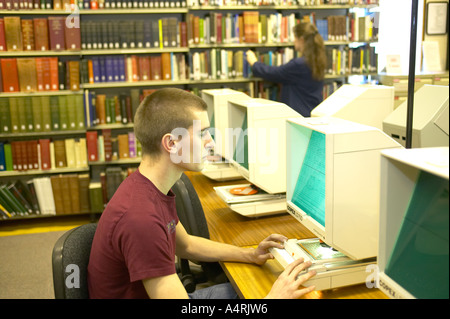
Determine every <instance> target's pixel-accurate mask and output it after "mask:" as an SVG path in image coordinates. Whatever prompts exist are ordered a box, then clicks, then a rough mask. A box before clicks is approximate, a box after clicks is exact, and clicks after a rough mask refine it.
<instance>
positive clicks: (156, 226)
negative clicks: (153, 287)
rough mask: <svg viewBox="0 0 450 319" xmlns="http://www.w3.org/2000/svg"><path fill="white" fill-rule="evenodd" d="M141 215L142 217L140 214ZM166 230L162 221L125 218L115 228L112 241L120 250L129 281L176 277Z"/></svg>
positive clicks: (149, 218)
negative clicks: (172, 275) (168, 276)
mask: <svg viewBox="0 0 450 319" xmlns="http://www.w3.org/2000/svg"><path fill="white" fill-rule="evenodd" d="M141 216H142V215H141ZM169 235H170V234H168V231H167V227H166V226H165V225H162V224H161V223H160V222H157V221H154V220H151V217H148V218H147V220H142V219H139V220H137V219H133V218H128V219H127V218H125V219H124V220H122V221H121V222H120V223H119V224H118V225H117V228H116V231H115V233H114V236H117V237H116V238H115V240H113V242H116V243H117V245H118V247H117V249H120V251H121V253H122V256H123V258H124V262H125V265H126V267H127V268H128V272H129V276H130V282H134V281H137V280H142V279H145V278H153V277H160V276H167V275H171V274H174V273H175V272H176V270H175V255H174V248H173V247H171V241H170V240H169V238H168V236H169Z"/></svg>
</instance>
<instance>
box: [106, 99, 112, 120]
mask: <svg viewBox="0 0 450 319" xmlns="http://www.w3.org/2000/svg"><path fill="white" fill-rule="evenodd" d="M105 115H106V116H105V118H106V124H111V123H112V118H113V113H111V99H110V98H106V100H105Z"/></svg>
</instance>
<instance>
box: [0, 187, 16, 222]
mask: <svg viewBox="0 0 450 319" xmlns="http://www.w3.org/2000/svg"><path fill="white" fill-rule="evenodd" d="M0 205H2V206H3V208H4V209H6V211H7V212H8V213H9V214H10V215H12V216H14V215H15V214H16V212H15V210H14V208H12V207H11V205H10V204H9V202H8V201H7V200H6V199H5V198H3V195H2V193H1V192H0Z"/></svg>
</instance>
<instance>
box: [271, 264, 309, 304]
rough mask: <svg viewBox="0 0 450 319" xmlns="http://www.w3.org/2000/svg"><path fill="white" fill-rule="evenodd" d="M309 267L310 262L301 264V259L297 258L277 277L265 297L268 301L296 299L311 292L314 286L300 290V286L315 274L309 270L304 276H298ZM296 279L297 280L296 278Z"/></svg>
mask: <svg viewBox="0 0 450 319" xmlns="http://www.w3.org/2000/svg"><path fill="white" fill-rule="evenodd" d="M310 266H311V262H310V261H307V262H303V258H299V259H297V260H295V261H293V262H292V263H290V264H289V265H288V266H287V267H286V269H285V270H284V271H283V272H282V273H281V274H280V276H278V279H277V280H276V281H275V282H274V284H273V286H272V289H271V290H270V292H269V294H268V295H267V296H266V298H268V299H297V298H300V297H301V296H303V295H305V294H307V293H309V292H311V291H313V290H314V289H315V286H310V287H307V288H303V289H300V286H301V285H302V284H303V283H305V282H306V281H307V280H308V279H310V278H311V277H313V276H314V275H315V274H316V272H315V271H314V270H311V271H309V272H307V273H306V274H303V275H301V276H298V274H299V273H300V272H302V271H303V270H305V269H307V268H308V267H310ZM297 277H298V278H297Z"/></svg>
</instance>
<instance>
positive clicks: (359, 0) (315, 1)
mask: <svg viewBox="0 0 450 319" xmlns="http://www.w3.org/2000/svg"><path fill="white" fill-rule="evenodd" d="M378 1H379V0H188V6H191V7H197V6H200V7H201V6H219V7H222V6H227V5H256V6H265V5H267V6H284V5H287V6H291V5H298V6H316V5H327V4H332V5H333V4H341V5H362V4H378Z"/></svg>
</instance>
